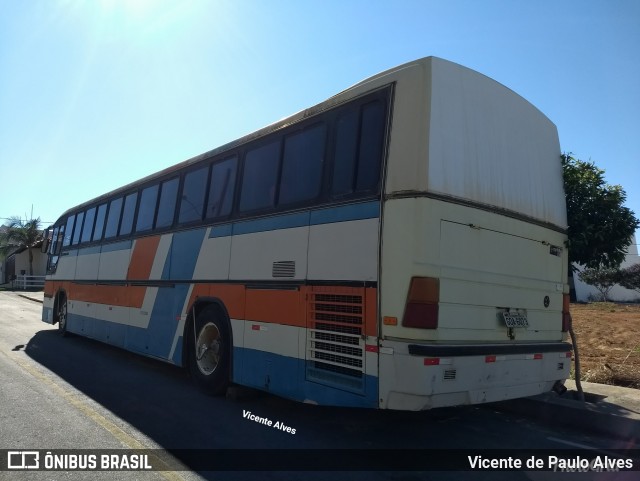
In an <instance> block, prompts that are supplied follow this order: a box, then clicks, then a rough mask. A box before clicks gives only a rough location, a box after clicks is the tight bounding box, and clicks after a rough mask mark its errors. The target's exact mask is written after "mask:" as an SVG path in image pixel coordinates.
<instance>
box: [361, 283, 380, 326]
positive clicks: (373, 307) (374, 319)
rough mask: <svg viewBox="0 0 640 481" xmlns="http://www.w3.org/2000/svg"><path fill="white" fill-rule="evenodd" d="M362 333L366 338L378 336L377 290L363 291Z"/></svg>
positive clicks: (367, 289) (369, 288)
mask: <svg viewBox="0 0 640 481" xmlns="http://www.w3.org/2000/svg"><path fill="white" fill-rule="evenodd" d="M364 299H365V305H364V313H365V314H364V319H365V321H364V325H365V327H364V332H365V334H366V335H367V336H374V337H376V336H377V335H378V289H376V288H374V287H367V288H365V290H364Z"/></svg>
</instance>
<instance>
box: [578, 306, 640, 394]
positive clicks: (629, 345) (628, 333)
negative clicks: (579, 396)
mask: <svg viewBox="0 0 640 481" xmlns="http://www.w3.org/2000/svg"><path fill="white" fill-rule="evenodd" d="M571 316H572V317H573V329H574V331H575V333H576V336H577V339H578V351H579V354H580V361H581V370H582V375H581V379H582V380H583V381H589V382H597V383H601V384H614V385H617V386H624V387H633V388H636V389H640V304H614V303H610V302H594V303H590V304H571Z"/></svg>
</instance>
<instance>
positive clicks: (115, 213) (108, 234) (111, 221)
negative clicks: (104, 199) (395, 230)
mask: <svg viewBox="0 0 640 481" xmlns="http://www.w3.org/2000/svg"><path fill="white" fill-rule="evenodd" d="M121 212H122V197H118V198H117V199H113V200H112V201H111V203H110V204H109V215H108V217H107V225H106V228H105V230H104V238H105V239H110V238H112V237H115V236H116V235H118V225H119V224H120V213H121Z"/></svg>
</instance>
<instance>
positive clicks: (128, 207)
mask: <svg viewBox="0 0 640 481" xmlns="http://www.w3.org/2000/svg"><path fill="white" fill-rule="evenodd" d="M137 200H138V193H137V192H134V193H133V194H129V195H128V196H126V197H125V198H124V208H123V209H122V222H120V232H118V235H121V236H125V235H129V234H131V229H133V217H134V215H135V213H136V203H137V202H136V201H137Z"/></svg>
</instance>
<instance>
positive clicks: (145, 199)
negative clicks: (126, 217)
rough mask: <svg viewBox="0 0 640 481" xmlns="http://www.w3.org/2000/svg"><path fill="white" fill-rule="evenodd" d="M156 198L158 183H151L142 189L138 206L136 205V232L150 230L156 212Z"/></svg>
mask: <svg viewBox="0 0 640 481" xmlns="http://www.w3.org/2000/svg"><path fill="white" fill-rule="evenodd" d="M157 200H158V185H157V184H156V185H152V186H151V187H147V188H146V189H144V190H143V191H142V195H141V196H140V206H139V207H138V219H137V220H136V232H140V231H145V230H150V229H151V228H152V227H153V218H154V217H155V214H156V201H157Z"/></svg>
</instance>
